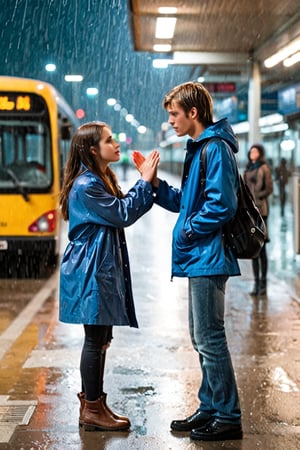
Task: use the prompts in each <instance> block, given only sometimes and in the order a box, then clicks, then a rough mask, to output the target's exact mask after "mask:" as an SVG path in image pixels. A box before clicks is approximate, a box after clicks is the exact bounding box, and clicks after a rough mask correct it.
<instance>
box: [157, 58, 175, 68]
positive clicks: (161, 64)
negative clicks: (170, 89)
mask: <svg viewBox="0 0 300 450" xmlns="http://www.w3.org/2000/svg"><path fill="white" fill-rule="evenodd" d="M172 63H173V60H172V59H153V61H152V66H153V67H154V68H155V69H167V68H168V66H169V64H172Z"/></svg>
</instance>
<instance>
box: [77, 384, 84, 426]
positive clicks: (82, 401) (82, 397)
mask: <svg viewBox="0 0 300 450" xmlns="http://www.w3.org/2000/svg"><path fill="white" fill-rule="evenodd" d="M77 397H78V400H79V401H80V407H79V426H80V427H82V425H83V420H82V411H83V408H84V400H85V396H84V392H78V394H77Z"/></svg>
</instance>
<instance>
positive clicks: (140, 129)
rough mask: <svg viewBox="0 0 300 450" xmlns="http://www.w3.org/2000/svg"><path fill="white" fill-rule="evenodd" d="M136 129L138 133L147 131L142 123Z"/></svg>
mask: <svg viewBox="0 0 300 450" xmlns="http://www.w3.org/2000/svg"><path fill="white" fill-rule="evenodd" d="M137 130H138V133H140V134H145V133H146V131H147V128H146V127H145V126H144V125H140V126H139V127H138V129H137Z"/></svg>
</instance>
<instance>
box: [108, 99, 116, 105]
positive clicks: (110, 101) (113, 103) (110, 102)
mask: <svg viewBox="0 0 300 450" xmlns="http://www.w3.org/2000/svg"><path fill="white" fill-rule="evenodd" d="M106 103H107V104H108V105H109V106H114V105H115V104H116V103H117V100H116V99H115V98H108V99H107V102H106Z"/></svg>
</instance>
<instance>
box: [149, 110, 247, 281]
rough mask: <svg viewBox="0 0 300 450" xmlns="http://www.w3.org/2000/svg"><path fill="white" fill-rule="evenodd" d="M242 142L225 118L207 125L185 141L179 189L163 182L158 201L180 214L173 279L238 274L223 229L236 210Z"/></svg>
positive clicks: (173, 252) (174, 243) (173, 248)
mask: <svg viewBox="0 0 300 450" xmlns="http://www.w3.org/2000/svg"><path fill="white" fill-rule="evenodd" d="M215 137H219V138H221V139H222V140H217V141H216V140H213V141H212V142H211V143H210V144H209V145H208V147H207V151H206V187H205V193H203V192H202V191H203V189H202V186H201V176H200V171H201V152H202V149H203V147H204V145H205V144H206V142H207V141H208V140H209V139H211V138H215ZM237 151H238V144H237V140H236V137H235V135H234V133H233V130H232V128H231V126H230V125H229V123H228V121H227V119H222V120H220V121H219V122H216V123H214V124H213V125H211V126H210V127H207V128H206V129H205V130H204V131H203V133H201V135H200V136H199V138H198V139H196V140H192V139H188V141H187V153H186V158H185V162H184V168H183V177H182V184H181V189H176V188H174V187H172V186H169V185H168V183H167V182H166V181H160V184H159V187H158V190H157V196H156V198H155V203H157V204H159V205H160V206H162V207H164V208H166V209H168V210H169V211H173V212H179V217H178V219H177V222H176V224H175V227H174V230H173V240H172V276H177V277H199V276H213V275H228V276H232V275H240V270H239V266H238V262H237V260H236V258H235V257H234V256H233V254H232V253H231V251H230V250H228V249H225V247H224V245H223V239H222V226H223V225H224V224H225V223H226V222H227V221H228V220H229V219H231V217H233V216H234V214H235V211H236V209H237V189H238V170H237V164H236V160H235V155H234V153H236V152H237Z"/></svg>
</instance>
